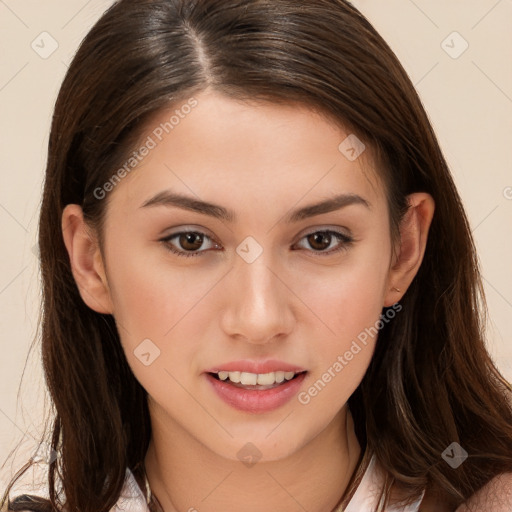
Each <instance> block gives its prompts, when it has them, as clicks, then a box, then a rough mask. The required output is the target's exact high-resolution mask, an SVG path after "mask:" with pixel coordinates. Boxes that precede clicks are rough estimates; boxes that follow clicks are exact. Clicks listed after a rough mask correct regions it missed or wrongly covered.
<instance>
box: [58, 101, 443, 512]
mask: <svg viewBox="0 0 512 512" xmlns="http://www.w3.org/2000/svg"><path fill="white" fill-rule="evenodd" d="M196 99H197V100H198V105H197V106H196V107H195V108H194V109H193V110H192V111H191V112H190V114H188V115H187V116H186V117H185V118H184V119H181V120H180V123H179V125H177V126H175V127H174V129H173V131H172V132H171V133H170V134H168V135H166V136H165V137H164V138H163V139H162V141H161V142H159V143H158V145H157V146H156V148H154V149H152V150H151V152H150V153H149V155H148V156H146V157H145V158H144V160H143V161H142V162H141V163H140V164H139V165H138V167H137V169H136V170H135V171H132V172H131V173H130V174H128V175H127V176H126V177H125V178H124V179H123V180H122V181H121V183H119V184H118V185H117V186H116V187H115V189H114V190H113V191H111V192H109V194H108V196H107V198H106V199H104V200H107V201H108V206H107V213H106V224H105V246H104V247H103V251H102V250H100V247H99V244H98V241H97V236H96V234H95V233H94V232H93V231H92V230H90V229H89V228H88V227H87V226H86V224H85V223H84V221H83V216H82V212H81V209H80V207H79V206H78V205H68V206H67V207H66V208H65V210H64V212H63V216H62V226H63V236H64V241H65V244H66V247H67V250H68V253H69V256H70V261H71V266H72V270H73V275H74V277H75V280H76V282H77V285H78V288H79V290H80V293H81V296H82V298H83V300H84V301H85V303H86V304H87V305H88V306H89V307H90V308H92V309H93V310H95V311H97V312H100V313H109V314H112V315H113V316H114V318H115V320H116V323H117V325H118V329H119V334H120V338H121V343H122V345H123V349H124V350H125V353H126V356H127V360H128V362H129V364H130V366H131V368H132V370H133V373H134V374H135V376H136V378H137V379H138V380H139V381H140V383H141V385H142V386H143V387H144V388H145V389H146V390H147V392H148V395H149V409H150V415H151V422H152V429H153V437H152V440H151V443H150V447H149V450H148V453H147V456H146V469H147V473H148V479H149V482H150V485H151V488H152V490H153V492H154V494H155V495H156V496H157V497H158V499H159V500H160V502H161V503H162V505H163V508H164V509H165V510H166V512H174V511H178V510H179V511H190V512H192V511H194V510H197V511H201V512H213V511H218V510H245V511H247V512H256V511H261V510H287V511H302V510H304V509H305V510H308V511H310V512H325V511H326V510H332V508H334V507H335V505H336V504H337V502H338V501H339V500H340V497H341V496H342V494H343V492H344V490H345V488H346V486H347V484H348V481H349V479H350V477H351V475H352V473H353V472H354V469H355V467H356V464H357V461H358V459H359V456H360V447H359V445H358V442H357V439H356V437H355V435H354V430H353V424H352V419H351V416H350V413H349V411H348V409H347V406H346V402H347V400H348V398H349V397H350V395H351V394H352V392H353V391H354V390H355V389H356V387H357V386H358V384H359V383H360V381H361V379H362V378H363V376H364V373H365V371H366V369H367V367H368V364H369V363H370V360H371V357H372V354H373V349H374V346H375V343H376V337H373V338H369V339H368V340H367V344H366V346H364V345H362V344H360V345H361V350H360V352H358V353H357V355H355V356H354V357H353V359H352V360H351V361H349V363H348V364H347V365H346V366H345V367H344V368H343V371H341V372H339V373H337V374H336V377H335V378H333V379H332V380H331V381H330V382H329V383H328V384H327V385H326V386H325V387H324V388H323V389H322V391H321V392H320V393H318V394H317V396H315V397H313V398H311V400H310V401H309V403H307V404H305V405H304V404H301V403H300V402H299V401H298V400H297V399H295V398H293V399H292V400H290V401H289V402H288V403H286V404H285V405H284V406H282V407H280V408H278V409H276V410H274V411H271V412H267V413H260V414H251V413H247V412H241V411H238V410H236V409H233V408H232V407H230V406H229V405H227V404H226V403H224V402H223V401H221V400H220V399H219V398H218V397H217V395H216V394H215V393H214V392H213V390H212V389H211V386H210V385H209V383H208V382H207V380H206V378H205V374H204V372H205V370H207V369H208V368H211V367H213V366H215V365H218V364H221V363H226V362H229V361H233V360H239V359H250V360H265V359H270V358H271V359H279V360H282V361H285V362H288V363H291V364H295V365H298V366H300V367H302V368H304V369H305V370H307V371H308V374H307V376H306V379H305V380H304V382H303V384H302V387H301V391H304V390H307V389H308V388H309V387H310V386H311V385H312V384H313V383H314V382H315V381H317V380H318V379H320V378H321V377H322V374H324V373H325V372H326V371H327V369H328V368H330V367H332V366H333V363H334V362H335V361H336V360H337V357H338V356H339V355H340V354H341V355H343V354H344V353H345V352H346V351H347V350H349V349H350V347H351V344H352V342H353V341H354V340H355V339H356V338H357V336H358V335H359V334H360V333H361V332H363V331H364V330H365V328H369V327H371V326H374V325H375V323H376V322H377V321H378V320H379V315H380V314H381V311H382V308H383V307H384V306H391V305H393V304H395V303H396V302H398V301H399V300H400V299H401V297H402V296H403V294H404V293H405V292H406V290H407V288H408V286H409V285H410V283H411V281H412V279H413V278H414V276H415V275H416V273H417V271H418V268H419V266H420V264H421V261H422V258H423V254H424V250H425V245H426V241H427V235H428V229H429V226H430V223H431V220H432V216H433V212H434V201H433V199H432V198H431V197H430V196H429V195H428V194H423V193H417V194H413V195H411V196H409V203H410V205H411V208H410V209H409V211H408V213H407V214H406V216H405V218H404V220H403V222H402V225H401V230H400V241H397V243H396V244H393V243H392V240H391V236H390V228H389V214H388V207H387V202H386V198H385V190H384V187H383V185H382V182H381V181H380V178H379V176H378V171H377V170H376V169H374V168H373V164H372V159H371V155H370V150H369V149H367V150H366V151H365V152H364V153H363V154H362V155H361V156H360V157H359V158H357V159H356V160H355V161H349V160H348V159H347V158H346V157H345V156H344V155H343V154H342V153H341V152H340V151H339V150H338V146H339V144H340V143H341V142H342V141H343V140H344V139H345V138H346V137H347V135H349V132H347V131H345V130H344V129H342V128H341V127H340V126H337V125H335V124H333V123H332V122H330V121H329V120H327V119H326V118H325V117H322V116H320V115H318V114H316V113H314V112H312V111H311V110H309V109H307V108H306V107H298V106H296V105H295V106H292V105H289V106H283V105H275V104H269V103H247V102H239V101H234V100H232V99H228V98H226V97H224V96H221V95H219V94H218V93H215V92H213V91H205V92H203V93H201V94H200V95H198V96H196ZM173 111H174V110H173V109H170V110H169V111H166V112H159V113H158V115H157V116H155V117H154V119H152V120H151V122H150V123H148V126H147V130H146V132H145V134H144V136H143V137H142V138H141V140H145V139H146V138H147V136H148V135H151V133H152V131H153V130H154V128H155V127H157V126H158V125H159V124H160V123H161V122H165V121H167V120H168V119H169V117H170V116H171V115H172V112H173ZM168 189H172V190H173V191H175V192H179V193H183V194H187V195H189V196H191V197H194V198H196V199H201V200H203V201H208V202H211V203H215V204H218V205H221V206H223V207H225V208H229V209H231V210H233V211H234V212H235V213H236V215H237V220H236V221H235V222H228V221H225V220H219V219H214V218H213V217H209V216H206V215H204V214H200V213H197V212H192V211H186V210H183V209H179V208H176V207H168V206H153V207H147V208H141V205H142V204H143V203H144V202H145V201H146V200H148V199H149V198H151V197H153V196H154V195H155V194H157V193H159V192H161V191H164V190H168ZM335 193H336V194H337V193H350V194H357V195H359V196H361V197H363V198H364V199H365V200H366V201H367V202H368V204H369V205H370V207H366V206H364V205H361V204H352V205H349V206H345V207H344V208H342V209H339V210H337V211H333V212H329V213H323V214H321V215H317V216H315V217H311V218H308V219H303V220H300V221H298V222H294V223H286V222H284V220H283V217H284V216H285V215H286V214H287V213H288V212H289V211H290V210H292V209H295V208H297V207H302V206H306V205H310V204H314V203H317V202H319V201H322V200H325V199H327V198H328V197H331V196H332V195H334V194H335ZM326 229H330V230H333V231H339V232H341V233H344V234H350V235H351V236H352V237H353V239H354V241H353V243H351V244H344V243H343V242H339V241H338V240H337V239H336V238H335V237H334V236H332V237H331V238H330V244H329V240H328V241H327V243H326V244H325V245H326V246H327V248H326V249H321V248H320V249H318V246H315V245H311V244H310V243H309V242H312V243H313V244H314V240H311V238H312V237H307V236H306V235H308V234H310V233H314V232H318V231H322V230H326ZM181 231H200V232H202V233H204V234H205V235H206V237H205V238H204V243H203V245H202V246H200V249H199V250H200V251H204V252H202V253H201V254H200V255H199V256H195V257H189V258H185V257H181V256H177V255H175V254H173V253H171V252H170V251H169V250H168V246H169V245H173V246H174V247H175V248H176V249H177V250H180V249H181V251H183V252H185V249H184V248H183V245H181V246H180V245H179V242H180V240H179V237H175V238H174V239H173V240H172V242H171V241H168V242H163V241H161V240H162V238H164V237H166V236H170V235H171V234H176V233H179V232H181ZM247 236H251V237H253V238H254V239H255V240H256V241H257V243H258V244H259V245H260V246H261V247H262V249H263V252H262V254H261V255H260V256H259V257H258V258H257V259H256V260H255V261H254V262H252V263H247V262H246V261H245V260H244V259H242V258H241V257H240V256H239V255H238V254H237V252H236V248H237V247H238V246H239V244H240V243H241V242H242V241H243V240H244V239H245V238H246V237H247ZM208 237H209V238H208ZM182 243H183V240H182ZM215 244H217V245H215ZM215 247H217V248H220V249H215ZM337 247H343V249H342V250H341V251H339V252H336V253H334V252H333V253H331V254H329V255H325V254H324V255H322V254H321V252H322V250H323V252H324V253H325V252H328V251H329V250H332V249H336V248H337ZM315 249H316V250H315ZM196 252H197V251H196ZM397 289H398V290H400V291H397ZM397 314H399V313H397ZM148 338H149V339H151V340H152V342H153V343H154V344H155V345H156V346H157V347H158V348H159V350H160V356H159V357H157V358H156V359H155V360H154V361H153V362H152V363H151V364H150V365H149V366H145V365H144V364H142V363H141V361H140V360H139V359H138V357H136V355H135V354H134V350H135V349H136V348H137V347H138V346H139V344H140V343H141V342H142V340H144V339H148ZM249 442H250V443H252V444H253V445H254V446H256V448H257V449H258V451H259V452H260V454H261V459H260V460H259V461H258V462H257V463H256V464H255V465H253V466H251V467H247V466H245V465H244V464H242V462H241V461H240V460H239V459H238V456H237V453H238V452H239V450H241V449H242V448H243V447H244V446H245V445H246V444H247V443H249ZM298 468H300V469H298ZM320 490H321V491H320Z"/></svg>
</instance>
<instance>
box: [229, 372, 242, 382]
mask: <svg viewBox="0 0 512 512" xmlns="http://www.w3.org/2000/svg"><path fill="white" fill-rule="evenodd" d="M228 376H229V380H230V381H231V382H236V383H238V382H240V372H229V373H228Z"/></svg>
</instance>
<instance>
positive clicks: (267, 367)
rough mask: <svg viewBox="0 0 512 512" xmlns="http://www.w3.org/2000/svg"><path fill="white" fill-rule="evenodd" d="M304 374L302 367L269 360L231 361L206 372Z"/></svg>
mask: <svg viewBox="0 0 512 512" xmlns="http://www.w3.org/2000/svg"><path fill="white" fill-rule="evenodd" d="M278 371H283V372H295V373H300V372H304V371H306V370H304V368H301V367H300V366H297V365H294V364H289V363H285V362H284V361H278V360H276V359H267V360H265V361H250V360H248V359H245V360H240V361H231V362H229V363H223V364H219V365H217V366H214V367H212V368H210V369H209V370H206V372H207V373H218V372H247V373H256V374H258V373H262V374H263V373H272V372H278Z"/></svg>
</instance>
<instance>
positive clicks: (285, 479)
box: [145, 405, 361, 512]
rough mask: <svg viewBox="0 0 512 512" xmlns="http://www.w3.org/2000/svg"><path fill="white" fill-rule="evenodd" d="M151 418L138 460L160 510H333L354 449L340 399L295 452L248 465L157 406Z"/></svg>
mask: <svg viewBox="0 0 512 512" xmlns="http://www.w3.org/2000/svg"><path fill="white" fill-rule="evenodd" d="M151 409H152V407H151V405H150V412H151ZM164 419H165V421H163V420H164ZM151 424H152V437H151V441H150V444H149V448H148V451H147V453H146V457H145V468H146V474H147V478H148V482H149V485H150V487H151V491H152V493H153V495H154V496H156V497H157V499H158V501H159V502H160V504H161V505H162V508H163V510H164V511H165V512H178V511H187V512H214V511H219V510H244V511H245V512H260V511H261V510H287V511H290V510H297V511H302V510H308V511H309V512H325V511H326V510H329V511H330V510H334V509H335V508H336V507H337V506H338V505H339V503H340V502H341V499H342V497H343V495H344V494H345V490H346V488H347V485H348V483H349V481H350V478H351V476H352V474H353V473H354V471H355V469H356V466H357V463H358V461H359V458H360V454H361V448H360V446H359V443H358V441H357V438H356V436H355V433H354V427H353V423H352V417H351V415H350V412H349V411H348V407H346V406H345V407H344V408H343V409H342V410H341V411H340V412H339V413H338V414H337V415H336V416H335V418H334V419H333V421H332V422H331V423H330V424H329V425H328V426H327V427H326V428H325V429H324V430H323V431H322V432H320V434H318V435H317V436H316V437H315V438H314V439H312V440H311V441H310V442H309V443H307V444H305V445H304V446H302V447H301V448H300V449H299V450H297V451H296V452H294V453H292V454H290V455H289V456H287V457H285V458H281V459H279V460H271V461H266V460H265V459H264V458H262V459H261V460H260V461H259V462H257V463H256V464H254V465H250V466H249V465H245V464H242V463H241V462H240V461H239V460H231V459H228V458H225V457H222V456H220V455H219V454H217V453H215V452H213V451H212V450H210V449H209V448H207V447H206V446H205V445H204V444H202V443H200V442H199V441H198V440H197V439H195V438H193V437H192V436H190V434H189V433H187V432H185V431H184V430H183V429H181V428H180V427H179V425H177V424H176V423H175V422H171V421H170V419H169V417H168V416H165V415H163V414H162V413H161V411H157V410H155V411H154V413H153V414H151Z"/></svg>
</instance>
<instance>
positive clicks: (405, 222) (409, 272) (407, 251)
mask: <svg viewBox="0 0 512 512" xmlns="http://www.w3.org/2000/svg"><path fill="white" fill-rule="evenodd" d="M407 200H408V203H409V209H408V210H407V212H406V213H405V215H404V217H403V219H402V221H401V223H400V240H398V243H397V247H396V250H395V255H394V257H393V260H392V262H391V267H390V269H389V274H388V282H387V289H386V292H385V295H384V304H383V305H384V306H385V307H389V306H392V305H393V304H395V303H396V302H398V301H399V300H400V299H401V298H402V297H403V296H404V294H405V292H406V290H407V288H408V287H409V286H410V284H411V283H412V280H413V279H414V276H415V275H416V273H417V272H418V269H419V268H420V265H421V262H422V261H423V255H424V254H425V248H426V246H427V237H428V230H429V228H430V224H431V222H432V217H433V216H434V209H435V202H434V199H433V198H432V196H431V195H430V194H427V193H426V192H416V193H414V194H410V195H408V196H407Z"/></svg>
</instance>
